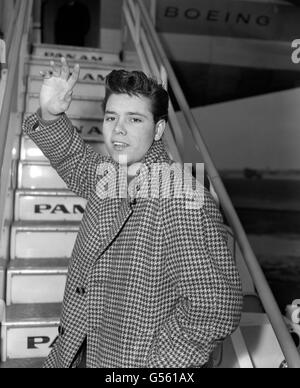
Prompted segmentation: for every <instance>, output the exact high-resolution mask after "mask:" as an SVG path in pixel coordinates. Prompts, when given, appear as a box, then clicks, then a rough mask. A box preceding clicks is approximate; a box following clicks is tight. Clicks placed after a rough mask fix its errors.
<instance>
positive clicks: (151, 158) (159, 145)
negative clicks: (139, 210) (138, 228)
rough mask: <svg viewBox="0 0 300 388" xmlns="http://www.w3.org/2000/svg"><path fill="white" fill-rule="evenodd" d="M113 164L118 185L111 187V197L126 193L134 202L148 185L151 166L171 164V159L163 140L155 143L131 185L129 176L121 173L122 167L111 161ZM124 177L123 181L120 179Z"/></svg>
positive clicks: (109, 194)
mask: <svg viewBox="0 0 300 388" xmlns="http://www.w3.org/2000/svg"><path fill="white" fill-rule="evenodd" d="M111 163H112V165H113V167H114V169H115V171H116V177H117V184H116V187H115V186H114V185H112V186H111V189H110V190H109V192H108V196H109V197H111V198H112V197H114V195H115V193H120V192H122V193H125V196H126V197H127V198H128V199H129V200H130V201H131V202H132V201H134V200H135V199H136V198H137V196H138V194H139V192H140V190H141V188H142V187H143V185H146V183H147V182H148V177H149V175H148V173H149V170H150V168H151V166H152V165H153V164H154V163H167V164H170V163H171V159H170V157H169V155H168V152H167V150H166V146H165V145H164V143H163V141H162V140H159V141H154V142H153V144H152V146H151V147H150V149H149V150H148V152H147V153H146V155H145V157H144V158H143V160H142V161H141V168H140V169H139V170H138V172H137V174H136V176H134V177H133V179H132V180H131V182H130V183H128V181H127V174H126V176H124V175H123V174H121V173H120V169H121V166H120V164H119V163H117V162H115V161H114V160H113V159H111ZM120 176H122V177H123V179H118V177H120Z"/></svg>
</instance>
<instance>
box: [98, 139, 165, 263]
mask: <svg viewBox="0 0 300 388" xmlns="http://www.w3.org/2000/svg"><path fill="white" fill-rule="evenodd" d="M159 162H161V163H168V164H169V163H170V162H171V159H170V158H169V156H168V153H167V151H166V148H165V146H164V143H163V141H157V142H154V143H153V144H152V146H151V148H150V149H149V151H148V152H147V154H146V155H145V157H144V159H143V161H142V166H141V168H140V170H139V171H138V174H137V176H136V177H135V178H134V179H133V180H132V182H131V183H130V185H129V187H128V193H127V200H125V201H124V199H113V200H111V199H107V200H105V201H103V202H102V204H101V208H100V213H101V209H103V212H105V213H106V214H109V215H110V217H109V221H108V222H107V219H106V222H105V223H101V225H100V224H99V227H100V226H101V234H102V235H103V236H105V238H104V240H103V242H102V245H101V248H100V251H99V252H98V256H97V257H98V258H99V257H100V256H101V255H102V254H103V253H104V252H105V250H106V249H107V248H108V247H109V246H110V244H111V242H112V241H113V240H114V239H115V238H116V237H117V236H118V234H119V232H120V230H121V229H122V228H123V226H124V225H125V223H126V221H127V220H128V218H129V217H130V216H131V214H132V212H133V205H135V200H136V197H137V196H138V194H139V188H140V187H142V185H143V183H145V184H147V183H148V169H149V168H150V167H151V165H152V164H153V163H159ZM113 164H114V166H115V167H116V169H117V170H118V169H119V168H120V165H119V164H117V163H116V162H113ZM117 183H118V184H117V187H118V189H119V183H120V182H118V181H117ZM128 194H129V198H128ZM95 261H97V260H95Z"/></svg>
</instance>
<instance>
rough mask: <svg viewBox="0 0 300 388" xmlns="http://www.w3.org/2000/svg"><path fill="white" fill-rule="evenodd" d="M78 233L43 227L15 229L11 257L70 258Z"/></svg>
mask: <svg viewBox="0 0 300 388" xmlns="http://www.w3.org/2000/svg"><path fill="white" fill-rule="evenodd" d="M37 228H38V227H37ZM77 233H78V232H77V231H69V232H67V231H63V230H57V231H43V230H41V229H37V230H36V231H28V232H26V231H20V230H15V229H13V230H12V242H11V259H12V260H13V259H51V258H52V259H69V258H70V257H71V255H72V251H73V247H74V245H75V241H76V237H77Z"/></svg>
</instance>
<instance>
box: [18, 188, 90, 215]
mask: <svg viewBox="0 0 300 388" xmlns="http://www.w3.org/2000/svg"><path fill="white" fill-rule="evenodd" d="M85 207H86V200H85V199H83V198H79V197H76V196H75V195H74V194H73V193H71V192H69V191H67V190H35V191H32V190H17V191H16V196H15V221H54V222H57V221H81V220H82V217H83V213H84V210H85Z"/></svg>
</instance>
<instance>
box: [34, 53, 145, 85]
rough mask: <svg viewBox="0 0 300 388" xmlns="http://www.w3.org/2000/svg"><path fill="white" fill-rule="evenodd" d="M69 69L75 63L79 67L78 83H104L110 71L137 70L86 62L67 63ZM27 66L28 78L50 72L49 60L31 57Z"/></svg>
mask: <svg viewBox="0 0 300 388" xmlns="http://www.w3.org/2000/svg"><path fill="white" fill-rule="evenodd" d="M56 63H57V64H58V63H59V60H58V59H57V61H56ZM68 63H69V65H70V67H71V69H72V68H73V67H74V65H75V64H76V63H78V64H79V65H80V75H79V80H80V81H90V82H100V83H104V82H105V78H106V77H107V76H108V74H109V73H111V71H112V70H121V69H125V70H126V69H127V70H128V71H130V70H133V69H134V70H135V69H137V68H138V66H134V67H132V66H130V65H129V66H127V65H126V64H123V65H121V66H118V65H109V64H104V63H94V62H86V61H73V60H69V61H68ZM27 66H28V67H29V71H28V73H29V76H36V77H40V72H41V71H49V70H50V59H48V58H38V57H32V58H31V59H30V60H28V61H27Z"/></svg>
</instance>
